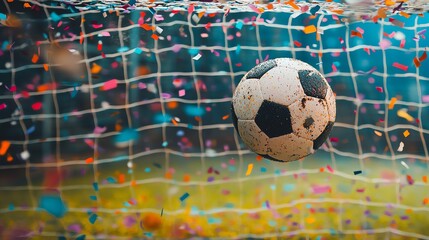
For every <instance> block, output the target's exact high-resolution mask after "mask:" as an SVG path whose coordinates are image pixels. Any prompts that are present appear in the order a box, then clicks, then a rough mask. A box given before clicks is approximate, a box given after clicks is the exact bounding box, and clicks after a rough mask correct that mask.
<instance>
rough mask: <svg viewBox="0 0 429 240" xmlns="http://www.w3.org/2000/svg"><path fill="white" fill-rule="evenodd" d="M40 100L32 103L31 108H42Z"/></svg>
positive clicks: (35, 109)
mask: <svg viewBox="0 0 429 240" xmlns="http://www.w3.org/2000/svg"><path fill="white" fill-rule="evenodd" d="M42 106H43V105H42V102H36V103H33V105H31V108H33V110H34V111H38V110H40V109H42Z"/></svg>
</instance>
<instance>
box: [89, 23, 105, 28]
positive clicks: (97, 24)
mask: <svg viewBox="0 0 429 240" xmlns="http://www.w3.org/2000/svg"><path fill="white" fill-rule="evenodd" d="M92 27H93V28H95V29H99V28H102V27H103V24H102V23H93V24H92Z"/></svg>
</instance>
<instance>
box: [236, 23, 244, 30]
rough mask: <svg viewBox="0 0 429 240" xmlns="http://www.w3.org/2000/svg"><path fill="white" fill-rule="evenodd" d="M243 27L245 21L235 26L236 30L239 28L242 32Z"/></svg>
mask: <svg viewBox="0 0 429 240" xmlns="http://www.w3.org/2000/svg"><path fill="white" fill-rule="evenodd" d="M242 27H243V21H238V22H237V23H236V24H235V28H237V29H238V30H241V28H242Z"/></svg>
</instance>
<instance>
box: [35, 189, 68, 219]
mask: <svg viewBox="0 0 429 240" xmlns="http://www.w3.org/2000/svg"><path fill="white" fill-rule="evenodd" d="M39 208H41V209H43V210H45V211H47V212H48V213H50V214H52V215H54V216H55V217H57V218H61V217H64V215H65V214H66V213H67V206H66V205H65V203H64V202H63V200H62V199H61V197H60V196H58V195H53V194H52V195H50V194H49V195H43V196H41V197H40V199H39Z"/></svg>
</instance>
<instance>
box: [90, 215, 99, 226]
mask: <svg viewBox="0 0 429 240" xmlns="http://www.w3.org/2000/svg"><path fill="white" fill-rule="evenodd" d="M97 217H98V216H97V214H95V213H93V214H91V215H90V216H89V222H90V223H91V224H94V223H95V221H97Z"/></svg>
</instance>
